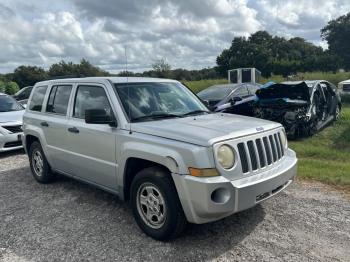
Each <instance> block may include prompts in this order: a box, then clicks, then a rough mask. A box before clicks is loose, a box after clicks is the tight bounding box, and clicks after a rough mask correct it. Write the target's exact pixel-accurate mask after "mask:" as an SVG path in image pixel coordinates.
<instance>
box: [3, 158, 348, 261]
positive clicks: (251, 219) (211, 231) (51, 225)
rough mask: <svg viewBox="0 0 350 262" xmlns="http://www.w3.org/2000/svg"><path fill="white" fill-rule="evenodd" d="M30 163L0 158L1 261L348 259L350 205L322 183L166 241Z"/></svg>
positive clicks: (104, 198)
mask: <svg viewBox="0 0 350 262" xmlns="http://www.w3.org/2000/svg"><path fill="white" fill-rule="evenodd" d="M27 161H28V160H27V157H26V156H25V155H24V154H23V153H22V152H15V153H12V154H5V155H2V156H0V170H1V171H0V261H53V260H55V261H56V260H65V261H79V260H80V261H82V260H84V261H86V260H92V261H96V260H98V261H101V260H105V261H112V260H115V261H139V260H142V261H202V260H206V261H208V260H209V261H227V260H228V261H244V260H246V261H350V201H349V199H348V198H347V197H345V196H344V195H342V194H341V193H340V192H338V191H334V190H332V189H330V188H328V187H326V186H324V185H322V184H309V183H308V184H306V183H299V182H298V183H294V184H293V185H292V186H291V187H290V188H288V189H287V190H286V191H285V192H283V193H281V194H280V195H278V196H277V197H275V198H273V199H270V200H268V201H266V202H264V203H263V204H261V205H258V206H256V207H255V208H252V209H250V210H247V211H244V212H241V213H239V214H236V215H233V216H231V217H228V218H226V219H223V220H221V221H217V222H214V223H210V224H206V225H191V226H190V227H189V228H188V229H187V230H186V231H185V232H184V234H183V235H182V236H181V237H180V238H178V239H176V240H173V241H171V242H167V243H162V242H157V241H154V240H152V239H151V238H149V237H146V236H145V235H144V234H143V233H142V232H141V231H140V230H139V228H138V227H137V225H136V224H135V222H134V220H133V217H132V215H131V211H130V210H129V208H128V206H127V205H126V204H124V203H122V202H120V201H119V200H118V199H117V198H116V197H114V196H112V195H110V194H108V193H105V192H103V191H101V190H98V189H94V188H92V187H90V186H88V185H85V184H81V183H79V182H75V181H73V180H71V179H68V178H64V177H59V178H58V180H57V182H56V183H53V184H50V185H40V184H38V183H36V182H35V181H34V179H33V178H32V177H31V174H30V170H29V168H28V164H27Z"/></svg>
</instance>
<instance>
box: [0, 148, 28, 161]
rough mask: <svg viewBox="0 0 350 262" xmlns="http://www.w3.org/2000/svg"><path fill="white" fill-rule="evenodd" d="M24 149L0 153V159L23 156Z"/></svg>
mask: <svg viewBox="0 0 350 262" xmlns="http://www.w3.org/2000/svg"><path fill="white" fill-rule="evenodd" d="M24 154H25V152H24V149H18V150H14V151H8V152H1V153H0V159H4V158H8V157H11V156H16V155H24Z"/></svg>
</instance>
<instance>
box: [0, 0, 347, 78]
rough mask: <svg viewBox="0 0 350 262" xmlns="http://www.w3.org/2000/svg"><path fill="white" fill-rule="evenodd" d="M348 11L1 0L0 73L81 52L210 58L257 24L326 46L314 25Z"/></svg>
mask: <svg viewBox="0 0 350 262" xmlns="http://www.w3.org/2000/svg"><path fill="white" fill-rule="evenodd" d="M347 12H350V1H349V0H333V1H332V0H327V1H326V0H299V1H298V0H284V1H277V0H147V1H140V0H139V1H137V0H104V1H96V0H70V1H69V0H61V1H40V0H36V1H34V0H32V1H31V0H25V1H24V0H2V1H1V2H0V31H1V32H0V50H1V51H0V72H2V73H5V72H11V71H12V70H13V69H14V68H16V67H17V66H19V65H22V64H25V65H37V66H41V67H44V68H48V67H49V66H50V65H51V64H52V63H56V62H58V61H60V60H62V59H63V60H66V61H73V62H78V61H79V60H80V59H81V58H86V59H88V60H89V61H91V62H92V63H93V64H95V65H98V66H100V67H102V68H103V69H105V70H108V71H111V72H118V71H120V70H123V69H124V68H125V65H124V61H125V56H124V49H125V47H126V48H127V54H128V62H129V65H128V68H129V69H130V70H134V71H143V70H147V69H150V68H151V65H152V63H153V62H154V61H155V60H156V59H159V58H165V59H166V60H167V61H168V63H170V64H171V66H172V67H173V68H178V67H182V68H187V69H200V68H204V67H211V66H213V65H215V59H216V56H217V55H218V54H219V53H220V52H221V51H222V50H223V49H224V48H227V47H229V46H230V42H231V40H232V39H233V37H235V36H249V34H251V33H254V32H256V31H258V30H267V31H268V32H270V33H271V34H275V35H279V36H284V37H287V38H290V37H293V36H301V37H304V38H306V39H307V40H308V41H310V42H313V43H315V44H317V45H321V46H323V47H324V48H326V44H325V43H324V42H322V41H321V39H320V29H321V28H322V27H323V26H324V25H326V23H327V21H329V20H330V19H333V18H336V17H338V16H340V15H343V14H346V13H347Z"/></svg>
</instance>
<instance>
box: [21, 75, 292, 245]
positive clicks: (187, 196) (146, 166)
mask: <svg viewBox="0 0 350 262" xmlns="http://www.w3.org/2000/svg"><path fill="white" fill-rule="evenodd" d="M23 130H24V141H23V143H24V145H25V149H26V151H27V153H28V155H29V160H30V167H31V170H32V173H33V176H34V178H35V179H36V180H37V181H39V182H41V183H47V182H51V181H52V180H53V179H54V177H55V175H54V174H55V173H60V174H64V175H67V176H70V177H73V178H75V179H78V180H81V181H84V182H87V183H89V184H93V185H95V186H97V187H99V188H102V189H104V190H106V191H108V192H111V193H114V194H116V195H117V196H119V198H120V199H122V200H125V201H130V204H131V207H132V210H133V213H134V217H135V220H136V222H137V224H138V225H139V226H140V228H141V229H142V230H143V231H144V232H145V233H146V234H147V235H149V236H151V237H153V238H155V239H159V240H165V239H169V238H172V237H175V236H176V235H178V234H179V233H180V232H181V231H182V230H183V229H184V227H185V225H186V223H187V222H191V223H207V222H210V221H215V220H218V219H221V218H224V217H226V216H229V215H231V214H233V213H235V212H239V211H241V210H244V209H247V208H250V207H253V206H254V205H256V204H258V203H260V202H261V201H264V200H266V199H268V198H270V197H272V196H274V195H276V194H278V193H279V192H281V191H282V190H284V189H285V188H286V187H287V186H288V185H289V184H290V183H291V182H292V180H293V179H294V177H295V175H296V169H297V166H296V164H297V158H296V156H295V153H294V152H293V151H292V150H290V149H289V148H288V145H287V139H286V135H285V132H284V129H283V127H282V126H281V124H278V123H275V122H270V121H267V120H262V119H255V118H251V117H246V116H239V115H232V114H225V113H212V112H210V111H209V110H208V109H207V107H206V106H205V105H204V104H203V103H202V102H201V101H200V100H199V99H198V98H197V97H196V96H195V95H194V94H193V93H192V92H191V91H190V90H188V89H187V88H186V87H185V86H183V85H182V84H181V83H179V82H178V81H173V80H166V79H152V78H131V77H130V78H115V77H100V78H81V79H64V80H50V81H45V82H40V83H37V84H36V85H35V87H34V89H33V92H32V94H31V96H30V98H29V103H28V106H27V108H26V112H25V114H24V125H23Z"/></svg>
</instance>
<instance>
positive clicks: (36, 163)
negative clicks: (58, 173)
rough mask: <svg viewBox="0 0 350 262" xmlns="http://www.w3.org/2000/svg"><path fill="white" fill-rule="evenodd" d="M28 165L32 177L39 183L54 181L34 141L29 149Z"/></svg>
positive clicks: (41, 150)
mask: <svg viewBox="0 0 350 262" xmlns="http://www.w3.org/2000/svg"><path fill="white" fill-rule="evenodd" d="M29 163H30V169H31V171H32V174H33V177H34V178H35V180H36V181H38V182H39V183H43V184H46V183H50V182H52V181H53V180H54V174H53V173H52V172H51V168H50V165H49V163H48V162H47V160H46V157H45V155H44V151H43V149H42V147H41V145H40V143H39V142H37V141H35V142H33V143H32V144H31V146H30V149H29Z"/></svg>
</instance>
